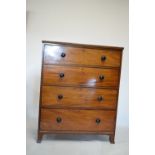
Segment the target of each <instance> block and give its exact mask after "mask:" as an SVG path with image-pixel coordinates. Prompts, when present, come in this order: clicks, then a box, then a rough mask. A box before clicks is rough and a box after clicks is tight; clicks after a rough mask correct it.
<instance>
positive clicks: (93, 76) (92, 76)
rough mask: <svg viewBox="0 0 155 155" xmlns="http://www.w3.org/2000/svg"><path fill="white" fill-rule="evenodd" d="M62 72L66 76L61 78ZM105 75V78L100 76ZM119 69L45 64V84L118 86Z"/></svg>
mask: <svg viewBox="0 0 155 155" xmlns="http://www.w3.org/2000/svg"><path fill="white" fill-rule="evenodd" d="M60 73H64V77H63V78H60V76H59V75H60ZM100 75H103V76H104V80H100V79H99V76H100ZM118 82H119V70H118V69H99V68H93V69H92V68H85V67H63V66H52V65H44V69H43V84H44V85H52V84H54V85H71V86H78V85H81V86H88V87H104V86H108V87H118Z"/></svg>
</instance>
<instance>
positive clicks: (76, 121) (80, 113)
mask: <svg viewBox="0 0 155 155" xmlns="http://www.w3.org/2000/svg"><path fill="white" fill-rule="evenodd" d="M58 117H60V118H61V119H62V121H61V122H60V123H58V122H57V118H58ZM114 118H115V111H103V110H64V109H61V110H59V109H52V110H51V109H41V126H40V128H41V130H46V131H48V130H61V131H63V130H74V131H80V130H81V131H96V132H97V131H113V129H114ZM96 119H100V123H98V124H97V123H96Z"/></svg>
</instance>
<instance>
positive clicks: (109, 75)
mask: <svg viewBox="0 0 155 155" xmlns="http://www.w3.org/2000/svg"><path fill="white" fill-rule="evenodd" d="M122 51H123V48H122V47H111V46H97V45H84V44H75V43H65V42H50V41H43V59H42V74H41V85H40V104H39V120H38V140H37V141H38V142H41V139H42V136H43V135H44V134H54V133H55V134H61V133H72V134H74V133H76V134H106V135H109V140H110V142H111V143H114V137H115V128H116V116H117V105H118V103H117V102H118V93H119V83H120V72H121V59H122Z"/></svg>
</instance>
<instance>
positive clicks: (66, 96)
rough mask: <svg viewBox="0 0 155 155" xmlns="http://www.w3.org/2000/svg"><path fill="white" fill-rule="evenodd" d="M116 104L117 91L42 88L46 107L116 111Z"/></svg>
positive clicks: (43, 103) (43, 104)
mask: <svg viewBox="0 0 155 155" xmlns="http://www.w3.org/2000/svg"><path fill="white" fill-rule="evenodd" d="M116 102H117V90H110V89H94V88H78V87H56V86H42V100H41V104H42V106H44V107H54V108H73V107H74V108H75V107H78V108H90V109H91V108H105V109H116Z"/></svg>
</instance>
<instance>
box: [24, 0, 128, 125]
mask: <svg viewBox="0 0 155 155" xmlns="http://www.w3.org/2000/svg"><path fill="white" fill-rule="evenodd" d="M42 40H51V41H64V42H76V43H86V44H100V45H115V46H123V47H124V48H125V49H124V55H123V63H122V76H121V83H120V96H119V107H118V117H117V118H118V122H117V123H118V124H117V125H120V126H128V115H129V108H128V104H129V98H128V87H129V85H128V53H129V48H128V0H27V116H28V117H38V104H39V85H40V71H41V50H42V44H41V41H42Z"/></svg>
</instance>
